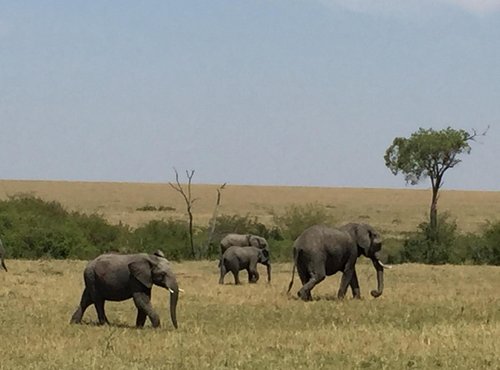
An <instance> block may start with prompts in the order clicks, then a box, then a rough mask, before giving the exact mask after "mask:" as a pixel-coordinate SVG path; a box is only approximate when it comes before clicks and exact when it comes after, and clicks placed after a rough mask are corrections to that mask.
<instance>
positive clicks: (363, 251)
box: [343, 223, 386, 298]
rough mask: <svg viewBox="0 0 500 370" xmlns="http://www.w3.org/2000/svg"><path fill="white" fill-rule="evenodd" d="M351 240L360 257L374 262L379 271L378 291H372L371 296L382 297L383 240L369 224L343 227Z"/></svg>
mask: <svg viewBox="0 0 500 370" xmlns="http://www.w3.org/2000/svg"><path fill="white" fill-rule="evenodd" d="M343 229H344V230H345V231H347V232H348V233H349V234H350V236H351V238H352V239H353V240H354V241H355V243H356V244H357V246H358V255H363V256H365V257H368V258H370V259H371V260H372V263H373V266H374V267H375V270H376V271H377V290H372V291H371V292H370V294H371V295H372V296H373V297H375V298H376V297H380V296H381V295H382V292H383V290H384V267H386V266H384V264H383V263H382V262H381V261H380V250H381V249H382V240H381V238H380V235H379V234H378V233H377V232H376V231H375V230H374V229H373V227H371V226H370V225H368V224H356V223H350V224H347V225H345V226H343Z"/></svg>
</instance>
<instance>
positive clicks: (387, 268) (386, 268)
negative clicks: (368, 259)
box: [377, 260, 392, 269]
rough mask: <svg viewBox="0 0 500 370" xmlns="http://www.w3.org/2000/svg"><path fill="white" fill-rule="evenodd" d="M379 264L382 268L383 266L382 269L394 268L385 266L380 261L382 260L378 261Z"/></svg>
mask: <svg viewBox="0 0 500 370" xmlns="http://www.w3.org/2000/svg"><path fill="white" fill-rule="evenodd" d="M377 262H378V263H379V264H380V266H382V267H383V268H385V269H392V266H389V265H384V264H383V263H382V261H380V260H377Z"/></svg>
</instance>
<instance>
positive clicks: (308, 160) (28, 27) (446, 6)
mask: <svg viewBox="0 0 500 370" xmlns="http://www.w3.org/2000/svg"><path fill="white" fill-rule="evenodd" d="M499 40H500V0H483V1H467V0H432V1H431V0H418V1H417V0H408V1H404V2H403V1H401V0H377V1H376V0H307V1H306V0H287V1H280V0H266V1H249V0H245V1H243V0H242V1H236V0H226V1H222V0H211V1H206V0H200V1H189V0H183V1H143V2H137V1H123V0H121V1H62V0H60V1H50V0H49V1H43V2H41V1H2V0H0V178H2V179H43V180H88V181H133V182H167V181H172V180H173V179H174V174H173V169H172V168H173V167H176V168H177V169H178V170H179V171H182V172H184V170H185V169H194V170H195V171H196V173H195V177H194V182H197V183H223V182H228V183H229V184H251V185H304V186H333V187H336V186H347V187H404V186H405V183H404V179H403V177H402V176H393V175H392V174H391V173H390V171H389V170H388V169H387V168H386V167H385V164H384V160H383V155H384V152H385V150H386V148H387V147H388V146H389V145H390V144H391V142H392V140H393V139H394V137H396V136H409V135H410V134H411V133H412V132H414V131H416V130H417V129H418V128H419V127H426V128H427V127H433V128H435V129H440V128H444V127H447V126H452V127H455V128H464V129H466V130H471V129H473V128H474V129H476V130H478V131H483V130H484V129H486V127H488V126H490V129H489V131H488V133H487V136H486V137H484V138H480V139H479V140H478V142H477V143H474V144H473V147H472V152H471V154H470V155H469V156H465V157H463V163H461V164H460V165H459V166H457V167H456V168H455V169H452V170H450V171H449V172H448V174H447V176H446V177H445V188H446V189H471V190H472V189H477V190H496V191H499V190H500V181H499V180H500V165H499V160H498V158H500V144H499V142H500V47H499V46H500V42H499ZM428 186H429V184H428V182H427V181H425V182H424V183H423V184H422V185H421V187H424V188H425V187H428Z"/></svg>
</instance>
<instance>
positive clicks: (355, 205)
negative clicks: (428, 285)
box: [0, 180, 500, 234]
mask: <svg viewBox="0 0 500 370" xmlns="http://www.w3.org/2000/svg"><path fill="white" fill-rule="evenodd" d="M216 188H217V186H216V185H198V184H194V185H193V189H192V190H193V196H194V197H195V198H197V201H196V202H195V205H194V210H193V212H194V216H195V223H197V224H198V225H206V224H207V223H208V220H209V218H210V217H211V215H212V212H213V208H214V204H215V200H216ZM19 194H29V195H33V196H37V197H40V198H42V199H44V200H56V201H59V202H60V203H62V204H63V205H64V206H65V207H67V208H68V209H70V210H75V211H81V212H86V213H99V214H101V215H103V216H104V217H105V218H106V219H107V220H109V221H110V222H112V223H118V222H120V221H121V222H123V223H125V224H128V225H131V226H137V225H140V224H143V223H146V222H148V221H150V220H152V219H161V218H169V217H175V218H181V217H185V215H184V211H185V205H184V203H183V199H182V198H181V196H180V194H179V193H177V192H175V191H174V190H173V189H172V188H171V187H170V186H169V185H168V184H144V183H111V182H108V183H99V182H64V181H15V180H0V199H6V198H7V197H8V196H14V195H19ZM430 196H431V194H430V191H429V190H415V189H411V188H408V189H353V188H318V187H283V186H281V187H278V186H243V185H231V184H229V185H228V186H227V188H226V189H225V190H224V191H223V193H222V205H221V207H220V213H224V214H230V215H232V214H239V215H246V214H250V215H252V216H257V217H258V218H259V220H260V221H261V222H264V223H266V224H270V223H272V213H273V212H276V213H280V212H283V210H284V209H285V207H287V206H289V205H291V204H300V205H304V204H308V203H318V204H320V205H322V206H324V207H326V209H328V211H329V212H331V213H332V215H333V216H334V218H335V219H337V220H338V222H339V223H341V222H348V221H349V222H350V221H363V222H368V223H371V224H372V225H373V226H375V227H378V228H379V229H380V230H382V231H385V232H386V233H390V234H398V233H400V232H402V231H412V230H415V229H416V227H417V225H418V224H419V223H421V222H422V221H424V220H426V219H427V214H428V209H429V203H430ZM145 205H153V206H156V207H158V206H165V207H171V208H173V209H175V210H172V211H162V212H159V211H153V212H144V211H137V208H140V207H143V206H145ZM439 210H440V212H444V211H449V212H450V213H451V215H452V216H453V218H456V220H457V223H458V225H459V228H460V229H461V230H462V231H477V230H478V229H479V228H480V227H481V226H482V225H484V224H485V221H486V220H490V221H498V220H499V219H500V192H480V191H450V190H448V191H447V190H443V191H442V192H441V196H440V200H439Z"/></svg>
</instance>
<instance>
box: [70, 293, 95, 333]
mask: <svg viewBox="0 0 500 370" xmlns="http://www.w3.org/2000/svg"><path fill="white" fill-rule="evenodd" d="M91 304H92V298H91V297H90V293H89V291H88V289H87V288H85V289H84V290H83V293H82V298H81V299H80V305H79V306H78V308H77V309H76V311H75V313H74V314H73V316H71V320H70V323H71V324H79V323H80V322H82V317H83V314H84V313H85V310H86V309H87V307H88V306H90V305H91Z"/></svg>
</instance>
